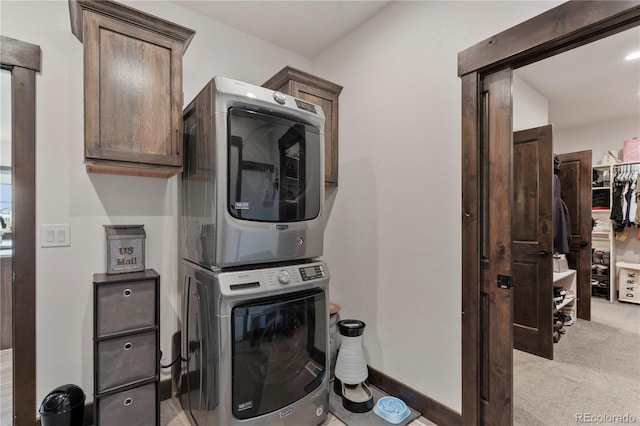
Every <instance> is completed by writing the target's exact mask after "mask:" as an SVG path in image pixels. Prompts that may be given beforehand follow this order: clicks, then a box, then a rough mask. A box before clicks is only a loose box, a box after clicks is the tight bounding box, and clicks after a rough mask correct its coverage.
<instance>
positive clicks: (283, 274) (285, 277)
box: [278, 269, 291, 284]
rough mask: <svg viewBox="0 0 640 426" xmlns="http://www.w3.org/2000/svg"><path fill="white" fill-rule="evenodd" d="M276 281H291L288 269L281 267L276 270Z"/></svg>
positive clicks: (287, 282) (285, 282)
mask: <svg viewBox="0 0 640 426" xmlns="http://www.w3.org/2000/svg"><path fill="white" fill-rule="evenodd" d="M278 281H280V284H289V283H290V282H291V274H290V273H289V271H285V270H284V269H283V270H282V271H280V272H278Z"/></svg>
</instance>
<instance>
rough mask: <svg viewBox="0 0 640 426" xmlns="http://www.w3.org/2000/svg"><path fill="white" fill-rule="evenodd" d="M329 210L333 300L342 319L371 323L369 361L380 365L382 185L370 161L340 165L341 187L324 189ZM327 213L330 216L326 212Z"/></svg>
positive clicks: (366, 343) (368, 329) (328, 253)
mask: <svg viewBox="0 0 640 426" xmlns="http://www.w3.org/2000/svg"><path fill="white" fill-rule="evenodd" d="M325 191H326V192H325V203H326V205H325V211H326V210H329V211H330V212H331V214H332V215H333V216H332V218H331V221H329V219H328V218H327V219H325V222H326V223H328V226H327V230H326V232H325V240H324V247H325V249H324V254H325V255H324V256H323V257H324V259H325V260H326V261H327V264H328V267H329V271H330V272H331V283H330V286H331V302H333V303H337V304H339V305H340V306H341V307H342V309H341V311H340V319H349V318H354V319H359V320H361V321H364V322H365V323H366V329H365V333H364V343H363V349H364V352H365V359H366V360H367V363H368V364H370V363H372V361H373V362H374V364H375V365H376V366H377V367H380V366H381V360H382V358H383V357H382V347H381V344H380V340H379V334H378V333H377V327H378V326H377V321H378V319H379V315H378V310H379V302H378V297H379V282H378V276H379V270H378V267H379V263H380V262H379V258H378V257H379V249H378V245H379V237H378V229H379V226H380V224H379V223H378V222H379V217H378V200H377V194H378V187H377V183H376V172H375V170H374V167H373V165H372V164H371V162H370V161H369V160H364V159H360V160H357V161H350V162H345V163H341V164H340V185H339V187H338V188H335V187H331V189H329V187H327V188H325ZM327 216H328V214H327Z"/></svg>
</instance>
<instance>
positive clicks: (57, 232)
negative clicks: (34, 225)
mask: <svg viewBox="0 0 640 426" xmlns="http://www.w3.org/2000/svg"><path fill="white" fill-rule="evenodd" d="M70 245H71V226H70V225H40V247H67V246H70Z"/></svg>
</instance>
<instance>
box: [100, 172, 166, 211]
mask: <svg viewBox="0 0 640 426" xmlns="http://www.w3.org/2000/svg"><path fill="white" fill-rule="evenodd" d="M88 176H89V180H90V181H91V184H92V185H93V188H94V189H95V191H96V195H97V196H98V198H99V200H100V203H101V204H102V207H103V208H104V211H105V213H106V214H107V216H167V215H173V214H176V212H177V203H178V197H177V182H178V177H177V176H174V177H172V178H169V179H164V178H148V177H139V176H120V175H108V174H97V173H89V174H88Z"/></svg>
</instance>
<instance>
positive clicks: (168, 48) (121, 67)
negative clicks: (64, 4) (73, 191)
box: [69, 0, 195, 177]
mask: <svg viewBox="0 0 640 426" xmlns="http://www.w3.org/2000/svg"><path fill="white" fill-rule="evenodd" d="M69 6H70V7H69V12H70V17H71V30H72V31H73V33H74V34H75V35H76V37H78V39H79V40H80V41H82V42H83V43H84V109H85V159H86V164H87V171H89V172H96V173H115V174H126V175H141V176H154V177H169V176H172V175H174V174H176V173H178V172H180V171H182V104H183V102H182V54H183V53H184V50H186V48H187V46H188V45H189V42H190V41H191V39H192V38H193V36H194V34H195V32H194V31H192V30H190V29H188V28H184V27H181V26H179V25H176V24H173V23H171V22H168V21H165V20H162V19H159V18H156V17H154V16H151V15H148V14H145V13H143V12H140V11H138V10H136V9H133V8H129V7H127V6H124V5H121V4H119V3H116V2H112V1H107V0H105V1H100V2H95V1H88V0H73V1H72V0H70V2H69Z"/></svg>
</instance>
